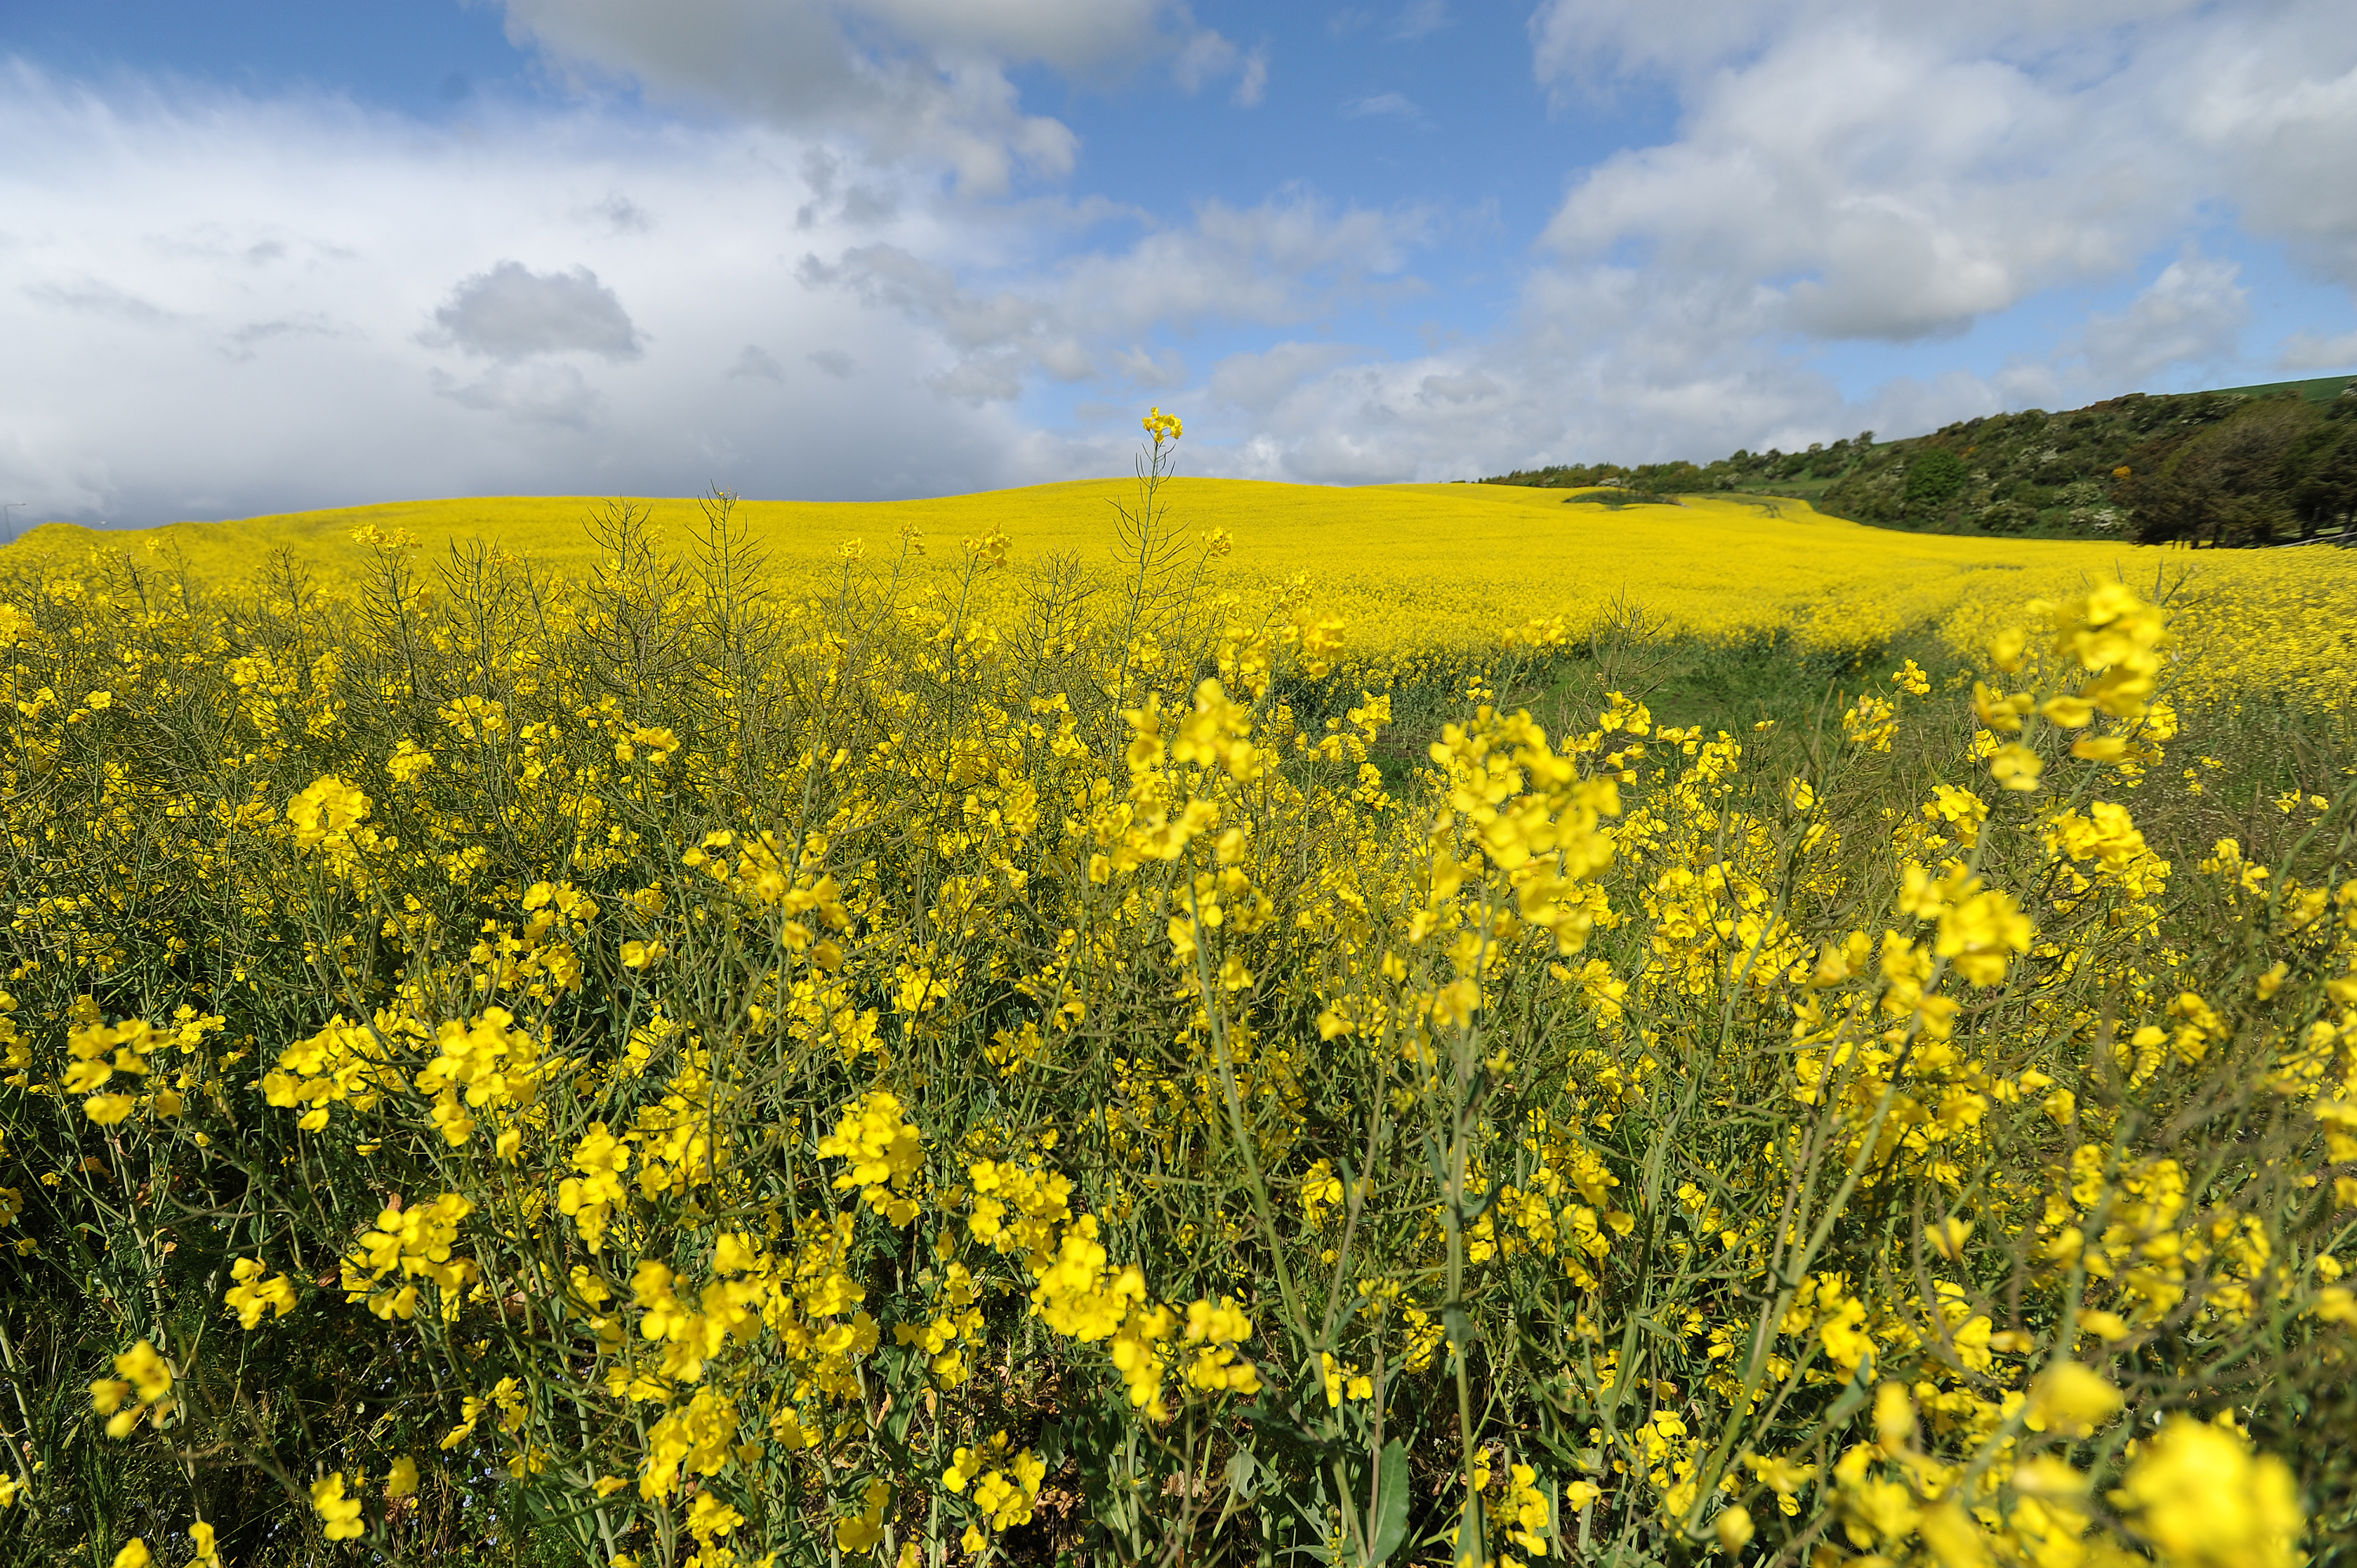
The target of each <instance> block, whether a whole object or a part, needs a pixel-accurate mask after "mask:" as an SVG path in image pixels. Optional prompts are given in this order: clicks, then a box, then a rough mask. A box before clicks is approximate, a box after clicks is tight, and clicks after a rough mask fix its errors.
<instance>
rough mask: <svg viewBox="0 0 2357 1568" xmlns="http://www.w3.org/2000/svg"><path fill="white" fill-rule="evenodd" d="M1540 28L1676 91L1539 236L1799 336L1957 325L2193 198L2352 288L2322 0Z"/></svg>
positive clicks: (2034, 288) (1577, 64)
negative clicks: (1668, 115)
mask: <svg viewBox="0 0 2357 1568" xmlns="http://www.w3.org/2000/svg"><path fill="white" fill-rule="evenodd" d="M1531 29H1532V38H1533V62H1534V70H1535V72H1536V74H1537V76H1538V78H1539V80H1540V81H1542V82H1543V83H1546V84H1548V85H1550V86H1552V87H1554V88H1555V89H1556V90H1558V91H1560V92H1563V93H1565V94H1567V95H1569V96H1572V97H1578V96H1582V95H1587V94H1591V93H1595V92H1598V91H1606V90H1609V88H1610V87H1611V86H1612V85H1613V84H1614V83H1615V82H1618V81H1627V80H1631V79H1648V80H1652V81H1659V82H1662V83H1664V84H1666V86H1667V90H1668V91H1670V92H1671V93H1672V94H1673V96H1674V100H1675V102H1677V103H1678V105H1679V108H1680V118H1679V122H1678V125H1677V130H1676V134H1674V136H1673V137H1671V138H1670V139H1669V140H1667V141H1665V142H1663V144H1661V145H1656V146H1652V147H1644V148H1635V149H1630V150H1627V151H1623V152H1621V153H1619V154H1616V155H1614V156H1611V157H1609V158H1607V159H1606V160H1605V161H1604V162H1603V163H1601V164H1600V165H1598V166H1596V167H1594V168H1593V169H1590V170H1588V171H1587V172H1586V173H1585V174H1584V175H1582V176H1581V177H1578V178H1577V179H1576V180H1575V181H1574V183H1573V186H1572V188H1571V190H1570V193H1569V195H1568V196H1567V198H1566V200H1565V201H1564V203H1563V205H1562V206H1561V208H1560V209H1558V210H1557V212H1556V213H1555V218H1554V220H1553V222H1552V223H1551V224H1550V225H1549V228H1548V230H1547V233H1546V240H1545V242H1546V244H1547V245H1548V247H1549V248H1550V249H1551V250H1552V251H1553V252H1555V253H1556V254H1557V255H1559V256H1561V257H1563V258H1565V259H1566V261H1570V262H1573V263H1579V262H1581V261H1585V260H1590V259H1598V258H1617V257H1620V256H1622V255H1625V254H1629V253H1631V252H1634V253H1638V254H1642V255H1644V256H1646V257H1647V258H1648V259H1649V260H1652V261H1653V262H1654V263H1656V264H1660V265H1664V266H1666V267H1669V268H1671V269H1674V270H1678V271H1684V272H1695V271H1699V270H1701V269H1703V268H1705V267H1711V268H1716V269H1717V270H1720V271H1723V272H1728V273H1732V274H1737V275H1739V276H1741V277H1744V278H1746V279H1749V280H1752V281H1755V282H1757V283H1758V284H1759V285H1761V286H1763V287H1766V288H1769V289H1770V290H1772V291H1773V292H1774V293H1775V294H1776V295H1778V296H1779V297H1780V298H1781V302H1782V306H1783V317H1782V319H1783V324H1784V326H1785V327H1786V328H1788V329H1790V330H1792V331H1793V332H1797V333H1800V334H1803V335H1804V336H1806V337H1808V338H1822V339H1841V338H1883V339H1889V340H1894V341H1908V340H1913V339H1919V338H1936V337H1940V336H1944V335H1951V334H1954V333H1957V332H1961V331H1963V330H1964V329H1966V328H1969V327H1970V326H1971V325H1972V324H1973V323H1975V321H1978V320H1981V319H1983V318H1985V317H1989V316H1991V315H1994V314H1997V313H2000V312H2003V311H2005V310H2007V309H2009V308H2011V307H2012V306H2015V305H2017V304H2018V303H2020V302H2021V301H2022V300H2024V299H2027V298H2029V296H2031V295H2036V294H2038V293H2040V292H2041V291H2043V290H2046V289H2048V288H2050V287H2054V286H2056V285H2066V284H2077V283H2086V282H2095V281H2108V280H2111V279H2114V278H2116V277H2118V276H2120V275H2122V274H2125V273H2126V272H2128V271H2130V270H2132V269H2133V268H2135V267H2136V264H2137V263H2138V262H2139V260H2140V258H2142V257H2143V256H2145V255H2147V254H2149V253H2150V252H2151V251H2152V250H2153V249H2154V248H2156V247H2157V246H2160V245H2163V244H2166V243H2168V242H2169V240H2170V238H2171V237H2172V236H2175V235H2178V234H2181V233H2183V232H2185V231H2187V230H2188V229H2189V228H2190V227H2192V226H2193V225H2194V224H2195V223H2196V222H2197V221H2198V219H2199V215H2200V214H2201V211H2202V209H2203V208H2204V205H2205V204H2211V205H2213V206H2226V207H2232V208H2235V209H2239V211H2240V213H2241V214H2242V216H2243V218H2244V220H2245V221H2246V222H2247V223H2248V224H2249V225H2250V227H2251V229H2252V230H2253V231H2255V232H2256V233H2258V234H2260V235H2262V236H2266V237H2272V238H2278V239H2281V240H2284V241H2286V242H2289V243H2291V244H2293V245H2294V246H2296V247H2298V249H2299V250H2300V251H2301V252H2303V253H2305V254H2306V255H2307V257H2308V258H2309V263H2310V264H2311V265H2312V266H2315V267H2317V268H2319V269H2320V270H2322V271H2324V272H2326V273H2327V274H2330V275H2333V276H2335V277H2337V278H2338V279H2339V280H2340V281H2341V282H2342V283H2344V284H2346V285H2352V286H2357V185H2352V182H2351V181H2350V180H2349V178H2348V177H2347V152H2346V149H2347V148H2348V147H2349V146H2351V145H2357V29H2353V28H2352V27H2349V25H2348V22H2347V16H2346V12H2345V9H2344V8H2342V7H2340V6H2336V5H2328V4H2323V3H2321V0H2287V3H2286V4H2281V5H2272V6H2269V7H2267V8H2266V10H2264V11H2262V12H2253V11H2246V10H2237V11H2220V10H2214V9H2212V8H2210V7H2203V6H2199V5H2194V4H2192V0H2158V3H2154V4H2145V3H2143V0H2136V3H2133V4H2131V3H2130V0H2063V3H2052V0H1994V3H1992V4H1990V5H1975V6H1971V7H1965V8H1962V9H1959V8H1955V7H1927V6H1922V5H1914V4H1910V3H1907V0H1840V3H1835V0H1763V3H1762V4H1760V5H1739V6H1737V5H1719V4H1716V3H1715V0H1660V3H1658V4H1657V3H1654V0H1647V3H1645V4H1643V5H1639V4H1637V3H1635V0H1548V3H1547V4H1545V5H1542V6H1541V7H1540V8H1539V9H1538V11H1537V12H1536V13H1535V14H1534V16H1533V19H1532V23H1531ZM2098 336H2100V332H2099V333H2098ZM2092 341H2093V340H2092V339H2091V343H2092Z"/></svg>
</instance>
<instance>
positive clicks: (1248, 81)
mask: <svg viewBox="0 0 2357 1568" xmlns="http://www.w3.org/2000/svg"><path fill="white" fill-rule="evenodd" d="M1267 95H1268V50H1267V48H1265V47H1263V48H1256V49H1254V50H1253V52H1252V53H1250V54H1248V55H1246V56H1245V57H1244V65H1243V70H1241V71H1239V72H1238V73H1237V75H1236V90H1235V91H1233V92H1232V93H1230V94H1229V95H1228V99H1229V102H1232V103H1233V104H1235V105H1236V107H1237V108H1239V109H1251V108H1255V107H1257V106H1258V105H1259V103H1260V101H1261V100H1262V99H1263V98H1265V97H1266V96H1267Z"/></svg>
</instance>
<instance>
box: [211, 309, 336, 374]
mask: <svg viewBox="0 0 2357 1568" xmlns="http://www.w3.org/2000/svg"><path fill="white" fill-rule="evenodd" d="M350 330H351V328H349V327H347V326H346V325H344V324H343V323H342V322H339V321H338V320H336V319H335V318H334V317H330V316H324V315H320V314H318V313H317V312H310V313H307V314H304V315H301V316H285V317H278V318H277V319H275V320H272V321H250V322H248V323H246V324H245V325H244V326H242V327H241V328H238V329H237V330H236V331H234V332H231V334H230V335H229V340H228V342H227V343H226V344H225V345H224V346H223V347H222V349H221V352H222V353H223V354H225V355H227V356H228V357H229V358H230V359H231V360H236V361H238V362H239V363H241V364H242V363H244V362H245V361H247V360H252V359H253V358H254V357H255V355H256V353H257V351H258V350H259V349H262V348H263V347H264V345H267V344H271V343H279V342H285V341H286V340H288V339H290V338H341V337H343V336H345V335H346V334H347V333H349V332H350Z"/></svg>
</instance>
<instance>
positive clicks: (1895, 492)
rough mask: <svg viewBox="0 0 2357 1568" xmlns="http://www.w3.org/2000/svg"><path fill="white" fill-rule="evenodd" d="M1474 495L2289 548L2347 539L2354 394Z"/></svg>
mask: <svg viewBox="0 0 2357 1568" xmlns="http://www.w3.org/2000/svg"><path fill="white" fill-rule="evenodd" d="M2349 385H2350V386H2352V387H2357V382H2352V383H2349ZM1482 483H1484V484H1504V485H1529V486H1534V487H1537V488H1541V489H1576V488H1582V487H1587V486H1598V485H1605V486H1614V487H1618V489H1617V491H1616V492H1615V493H1616V494H1617V495H1619V496H1620V498H1621V499H1620V501H1619V502H1618V503H1617V504H1622V505H1626V504H1633V503H1635V502H1637V501H1640V500H1641V499H1649V498H1652V497H1656V496H1663V495H1672V494H1679V493H1684V494H1695V493H1701V492H1712V491H1717V492H1726V491H1734V492H1738V493H1750V494H1759V495H1789V496H1793V497H1797V498H1799V499H1805V500H1808V501H1810V502H1812V503H1813V504H1814V505H1815V506H1816V507H1817V508H1818V510H1821V511H1824V512H1827V513H1830V514H1832V515H1834V516H1836V517H1844V518H1848V519H1851V520H1853V521H1858V522H1866V523H1872V524H1875V525H1877V526H1878V527H1884V528H1902V529H1908V530H1913V531H1920V532H1937V533H1987V534H2014V535H2028V536H2032V537H2045V538H2082V539H2122V538H2128V539H2134V540H2136V542H2139V543H2169V542H2184V543H2195V544H2224V545H2252V544H2268V543H2282V542H2291V541H2296V540H2301V539H2309V538H2313V537H2316V536H2318V535H2320V534H2330V533H2334V532H2339V531H2342V530H2346V529H2348V528H2349V527H2350V526H2351V522H2352V511H2357V391H2351V392H2344V391H2343V390H2342V382H2341V381H2340V380H2338V379H2334V378H2327V379H2325V380H2322V381H2295V382H2284V383H2279V384H2275V385H2269V386H2262V387H2245V388H2240V389H2236V390H2233V391H2227V392H2189V393H2182V394H2161V395H2147V394H2145V393H2142V392H2136V393H2131V394H2129V395H2127V396H2126V397H2118V398H2111V399H2107V400H2105V401H2104V402H2102V403H2093V404H2090V405H2089V406H2087V407H2085V408H2081V409H2073V410H2071V411H2068V412H2066V413H2047V412H2046V411H2045V410H2043V409H2035V408H2033V409H2026V410H2024V411H2022V412H2020V413H2000V414H1993V415H1990V416H1988V417H1986V418H1981V419H1969V420H1959V421H1957V422H1956V423H1954V424H1949V425H1945V426H1943V427H1942V428H1941V429H1939V430H1937V431H1934V432H1932V433H1931V434H1930V435H1920V436H1912V437H1910V438H1907V439H1905V440H1900V441H1889V442H1884V443H1881V444H1879V445H1878V444H1877V443H1876V442H1875V440H1874V432H1872V431H1870V430H1869V431H1865V432H1862V433H1860V434H1859V435H1857V436H1856V437H1855V438H1853V439H1851V440H1846V441H1835V442H1834V443H1832V444H1831V445H1830V446H1811V447H1810V448H1809V449H1808V450H1807V451H1806V452H1792V453H1787V452H1778V451H1775V450H1773V449H1770V451H1768V452H1765V453H1752V452H1749V451H1738V452H1735V453H1733V454H1731V455H1729V456H1725V457H1721V458H1719V459H1717V460H1716V461H1714V462H1711V463H1708V464H1705V465H1701V466H1697V465H1695V464H1693V463H1686V462H1675V463H1651V464H1642V465H1640V466H1638V467H1622V466H1621V465H1620V464H1617V463H1593V464H1568V465H1557V466H1555V467H1543V468H1531V469H1517V470H1515V471H1514V472H1512V473H1511V474H1504V475H1500V476H1498V477H1496V478H1489V479H1485V480H1483V481H1482ZM1606 504H1608V505H1609V504H1615V503H1612V502H1607V503H1606Z"/></svg>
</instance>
